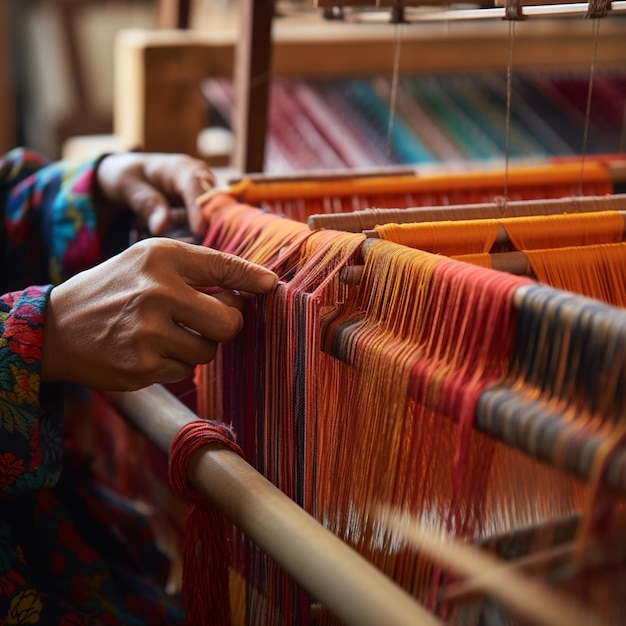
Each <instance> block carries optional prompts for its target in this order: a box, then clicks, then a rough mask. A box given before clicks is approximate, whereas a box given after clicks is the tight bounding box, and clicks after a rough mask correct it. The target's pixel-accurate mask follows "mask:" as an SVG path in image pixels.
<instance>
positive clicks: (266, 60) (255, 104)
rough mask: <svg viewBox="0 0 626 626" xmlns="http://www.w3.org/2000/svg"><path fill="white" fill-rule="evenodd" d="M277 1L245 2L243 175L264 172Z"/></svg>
mask: <svg viewBox="0 0 626 626" xmlns="http://www.w3.org/2000/svg"><path fill="white" fill-rule="evenodd" d="M274 4H275V3H274V1H273V0H262V1H258V0H257V1H256V2H255V0H243V1H242V2H241V7H240V10H241V32H240V34H239V41H238V44H237V51H236V56H235V77H234V78H235V108H236V111H235V118H234V129H233V130H234V132H235V154H234V155H233V166H234V167H235V169H237V170H238V171H240V172H262V171H263V163H264V159H265V140H266V136H267V127H268V121H267V115H268V108H269V87H270V81H271V75H272V68H271V66H272V20H273V17H274Z"/></svg>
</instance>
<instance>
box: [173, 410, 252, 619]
mask: <svg viewBox="0 0 626 626" xmlns="http://www.w3.org/2000/svg"><path fill="white" fill-rule="evenodd" d="M214 444H219V445H222V446H225V447H227V448H229V449H231V450H233V451H235V452H237V453H238V454H239V455H240V456H242V457H243V452H242V450H241V448H240V447H239V446H238V445H237V444H236V443H235V438H234V435H233V433H232V431H231V430H230V429H229V428H228V427H227V426H226V425H224V424H220V423H217V422H212V421H208V420H196V421H193V422H190V423H188V424H186V425H185V426H183V427H182V428H181V429H180V431H179V432H178V433H177V434H176V436H175V437H174V439H173V440H172V443H171V445H170V455H169V467H168V473H169V480H170V484H171V486H172V489H173V491H174V493H175V494H176V495H177V496H178V497H180V498H182V499H183V500H184V501H186V502H188V503H190V507H189V509H188V511H187V520H186V526H185V547H184V553H183V582H182V592H181V596H182V602H183V606H184V607H185V611H186V613H187V622H188V623H189V624H193V626H229V625H230V623H231V622H230V591H229V580H228V577H229V573H228V570H229V566H230V535H229V532H228V522H227V520H226V518H225V517H224V516H223V515H222V514H221V513H220V512H219V511H218V510H217V509H216V508H215V507H214V506H213V505H212V504H211V503H210V502H209V501H208V500H207V499H206V497H204V496H203V495H202V494H200V493H198V492H197V491H196V490H195V489H194V488H193V487H192V486H191V485H190V484H189V480H188V478H187V466H188V464H189V461H190V460H191V458H192V456H193V454H194V453H195V452H197V451H198V450H199V449H200V448H203V447H206V446H210V445H214ZM205 581H209V585H208V589H206V588H205V587H206V582H205Z"/></svg>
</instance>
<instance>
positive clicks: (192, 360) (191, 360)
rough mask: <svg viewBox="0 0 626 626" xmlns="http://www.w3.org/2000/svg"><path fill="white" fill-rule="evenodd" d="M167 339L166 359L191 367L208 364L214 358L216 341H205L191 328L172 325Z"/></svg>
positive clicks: (205, 339) (204, 338)
mask: <svg viewBox="0 0 626 626" xmlns="http://www.w3.org/2000/svg"><path fill="white" fill-rule="evenodd" d="M168 339H169V342H168V347H167V351H168V354H167V355H166V356H167V358H170V359H176V360H177V361H180V362H181V363H186V364H188V365H192V366H193V365H197V364H198V363H209V362H210V361H212V360H213V359H214V358H215V354H216V352H217V341H213V340H211V339H207V338H206V337H203V336H202V335H201V334H198V333H197V332H195V331H194V330H193V329H191V328H188V327H185V326H180V325H177V324H174V326H173V328H172V332H171V336H170V337H169V338H168Z"/></svg>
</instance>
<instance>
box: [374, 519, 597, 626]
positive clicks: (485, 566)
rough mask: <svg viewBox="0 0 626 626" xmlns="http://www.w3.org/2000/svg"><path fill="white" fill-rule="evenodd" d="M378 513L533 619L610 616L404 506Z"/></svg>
mask: <svg viewBox="0 0 626 626" xmlns="http://www.w3.org/2000/svg"><path fill="white" fill-rule="evenodd" d="M378 518H379V519H380V520H381V522H382V523H383V524H384V527H385V528H387V529H388V530H390V531H391V532H393V533H394V534H395V535H396V537H397V538H398V539H400V538H402V539H404V540H405V541H406V542H408V543H409V544H411V545H413V546H414V547H415V548H416V549H417V550H419V551H420V552H422V553H424V554H425V555H427V556H428V557H430V558H432V559H433V560H434V561H436V562H437V563H439V564H441V566H442V567H443V568H444V569H447V570H449V571H452V572H454V573H455V574H457V575H459V576H462V577H469V578H471V579H472V581H473V583H474V585H476V586H477V587H479V588H480V590H481V591H482V593H483V594H486V595H489V596H490V597H492V598H495V599H496V600H497V601H498V602H499V603H500V604H501V605H502V606H504V607H506V608H507V609H508V610H510V611H512V612H513V613H515V614H516V615H518V616H520V617H522V618H523V619H527V620H530V623H532V624H536V625H538V626H539V625H542V626H562V625H563V624H568V626H587V625H588V624H594V625H597V626H601V625H602V624H604V623H605V620H603V619H601V618H600V616H599V615H597V614H593V613H592V612H591V611H589V610H587V609H585V608H584V607H583V606H581V605H580V604H579V602H578V601H577V600H576V599H575V598H571V597H565V596H563V595H562V594H561V593H559V592H557V591H555V590H552V589H550V588H549V587H547V586H546V585H545V584H543V583H542V582H541V581H539V580H536V579H534V578H530V577H528V576H524V575H523V574H522V573H520V572H518V571H517V570H513V569H510V568H508V567H507V566H506V563H503V562H502V561H500V559H498V558H496V557H495V556H493V555H491V554H487V553H485V552H484V551H481V550H479V549H477V548H475V547H474V546H472V545H471V544H466V543H461V542H459V541H454V540H452V539H449V538H446V537H444V536H442V535H440V534H437V533H436V532H434V531H432V530H430V529H429V528H427V527H426V526H425V525H424V524H421V523H420V522H419V521H418V520H417V519H416V518H411V519H408V518H407V517H406V516H405V515H403V514H402V513H400V512H395V511H393V510H391V509H389V508H388V507H386V508H385V507H380V509H379V512H378Z"/></svg>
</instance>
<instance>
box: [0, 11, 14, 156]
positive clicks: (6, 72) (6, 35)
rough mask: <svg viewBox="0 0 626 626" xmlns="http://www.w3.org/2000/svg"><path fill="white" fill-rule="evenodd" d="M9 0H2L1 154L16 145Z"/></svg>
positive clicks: (0, 20)
mask: <svg viewBox="0 0 626 626" xmlns="http://www.w3.org/2000/svg"><path fill="white" fill-rule="evenodd" d="M7 5H8V0H0V93H2V94H3V96H2V97H1V98H0V154H4V153H5V152H8V151H9V150H10V149H11V148H14V147H15V141H16V132H15V114H14V109H13V107H14V104H15V101H14V96H15V88H14V85H13V80H12V76H11V71H10V58H11V49H10V48H11V44H10V32H9V23H8V22H9V10H8V6H7Z"/></svg>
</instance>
